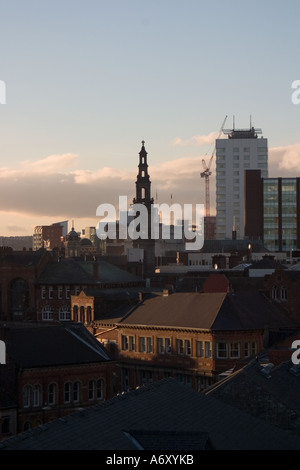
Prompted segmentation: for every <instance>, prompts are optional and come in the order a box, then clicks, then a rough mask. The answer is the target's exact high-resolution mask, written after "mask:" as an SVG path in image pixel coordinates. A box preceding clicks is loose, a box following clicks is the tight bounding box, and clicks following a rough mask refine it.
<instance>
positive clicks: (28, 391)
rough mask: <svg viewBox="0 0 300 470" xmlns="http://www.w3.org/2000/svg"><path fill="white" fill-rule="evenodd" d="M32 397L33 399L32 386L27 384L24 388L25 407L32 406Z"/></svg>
mask: <svg viewBox="0 0 300 470" xmlns="http://www.w3.org/2000/svg"><path fill="white" fill-rule="evenodd" d="M31 399H32V386H31V385H25V387H24V389H23V407H24V408H29V407H30V406H31Z"/></svg>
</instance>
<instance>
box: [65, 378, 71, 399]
mask: <svg viewBox="0 0 300 470" xmlns="http://www.w3.org/2000/svg"><path fill="white" fill-rule="evenodd" d="M71 387H72V384H71V382H66V383H65V387H64V401H65V403H70V402H71Z"/></svg>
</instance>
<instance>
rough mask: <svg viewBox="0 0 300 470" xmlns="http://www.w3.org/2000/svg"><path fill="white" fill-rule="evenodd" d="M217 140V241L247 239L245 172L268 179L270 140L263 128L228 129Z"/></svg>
mask: <svg viewBox="0 0 300 470" xmlns="http://www.w3.org/2000/svg"><path fill="white" fill-rule="evenodd" d="M223 132H224V134H225V135H227V136H228V137H227V138H225V139H217V140H216V213H217V214H216V238H217V239H218V240H222V239H229V238H230V239H231V238H232V237H233V233H235V235H236V238H237V239H243V238H244V225H245V224H244V170H246V169H252V170H257V169H259V170H261V176H262V177H263V178H267V177H268V139H265V138H264V137H262V136H258V134H261V133H262V131H261V129H254V127H251V124H250V128H249V129H231V130H224V131H223Z"/></svg>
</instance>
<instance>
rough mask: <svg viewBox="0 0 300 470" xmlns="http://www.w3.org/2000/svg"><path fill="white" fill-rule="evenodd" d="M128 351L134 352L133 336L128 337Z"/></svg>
mask: <svg viewBox="0 0 300 470" xmlns="http://www.w3.org/2000/svg"><path fill="white" fill-rule="evenodd" d="M129 351H135V342H134V336H129Z"/></svg>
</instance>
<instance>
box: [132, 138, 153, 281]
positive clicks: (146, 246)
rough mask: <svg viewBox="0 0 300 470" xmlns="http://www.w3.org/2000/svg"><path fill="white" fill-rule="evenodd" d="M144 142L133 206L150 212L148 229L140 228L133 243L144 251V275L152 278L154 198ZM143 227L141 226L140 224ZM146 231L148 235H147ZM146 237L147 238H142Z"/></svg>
mask: <svg viewBox="0 0 300 470" xmlns="http://www.w3.org/2000/svg"><path fill="white" fill-rule="evenodd" d="M144 144H145V142H144V141H142V148H141V151H140V153H139V156H140V158H139V165H138V175H137V180H136V183H135V184H136V197H135V198H134V199H133V204H143V205H144V206H145V207H146V209H147V212H148V224H147V225H148V227H143V226H140V228H139V230H140V231H141V236H140V237H139V238H137V240H134V241H133V246H134V248H141V249H143V250H144V275H145V276H151V275H152V274H153V273H154V271H155V240H153V239H152V237H151V207H152V205H153V202H154V200H153V198H152V197H151V181H150V176H149V174H148V163H147V152H146V149H145V146H144ZM140 225H141V224H140ZM145 231H146V233H145ZM142 236H143V237H145V238H142Z"/></svg>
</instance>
